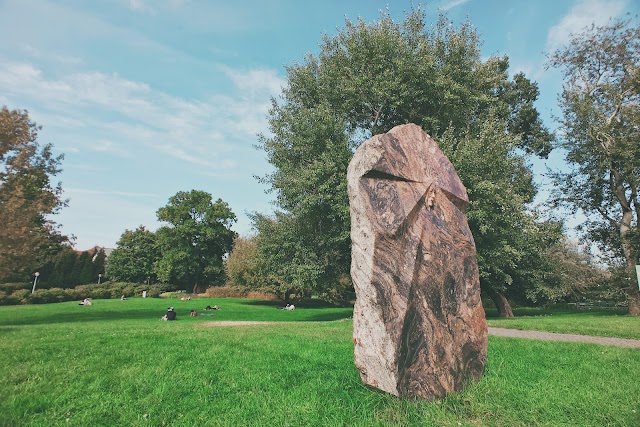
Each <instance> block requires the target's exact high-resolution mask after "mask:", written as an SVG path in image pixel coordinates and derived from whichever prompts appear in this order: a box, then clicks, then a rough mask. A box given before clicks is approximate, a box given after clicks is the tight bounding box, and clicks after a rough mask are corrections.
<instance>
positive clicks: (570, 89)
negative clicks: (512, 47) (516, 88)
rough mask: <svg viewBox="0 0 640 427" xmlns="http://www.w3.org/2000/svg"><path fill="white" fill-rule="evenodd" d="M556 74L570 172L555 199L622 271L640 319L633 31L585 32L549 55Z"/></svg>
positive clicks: (636, 33) (638, 130) (560, 178)
mask: <svg viewBox="0 0 640 427" xmlns="http://www.w3.org/2000/svg"><path fill="white" fill-rule="evenodd" d="M549 66H550V67H554V68H559V69H561V70H562V73H563V76H564V87H563V91H562V94H561V95H560V97H559V104H560V107H561V109H562V117H561V118H560V127H561V131H562V137H561V138H560V139H559V140H558V146H559V147H561V148H563V149H564V150H566V153H567V154H566V161H567V163H568V164H569V165H570V167H571V170H570V171H569V172H566V173H565V172H558V173H556V174H555V177H554V178H555V181H556V188H557V189H558V191H557V192H556V195H555V196H556V200H557V201H558V202H560V203H562V204H564V205H565V206H567V207H570V208H574V209H580V210H582V211H583V212H584V213H585V214H586V215H587V221H586V222H585V224H584V225H583V227H582V229H583V230H584V231H585V232H586V233H587V235H588V236H589V237H590V238H591V239H593V240H594V241H596V242H599V243H600V245H601V248H602V249H603V250H605V251H606V252H609V253H612V254H613V255H614V256H617V257H618V259H621V260H622V261H623V264H624V265H625V267H626V276H627V277H626V278H627V283H628V286H627V291H628V296H629V298H628V301H629V313H630V314H634V315H640V291H638V284H637V279H636V275H635V264H637V263H638V254H639V253H640V252H639V249H640V247H639V246H638V244H637V243H635V242H640V239H638V235H639V231H638V223H639V217H638V215H640V198H639V196H638V187H639V185H640V144H639V143H638V141H640V27H638V25H637V23H635V22H633V21H613V22H610V23H609V24H608V25H605V26H596V25H592V26H591V27H588V28H585V29H584V30H583V31H582V32H580V33H578V34H574V35H572V37H571V38H570V40H569V42H568V43H567V45H566V46H563V47H562V48H560V49H558V50H556V51H555V52H553V53H552V54H551V55H550V56H549Z"/></svg>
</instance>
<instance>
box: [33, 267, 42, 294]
mask: <svg viewBox="0 0 640 427" xmlns="http://www.w3.org/2000/svg"><path fill="white" fill-rule="evenodd" d="M33 275H34V276H35V278H34V279H33V289H31V293H34V292H35V291H36V283H38V276H39V275H40V273H39V272H37V271H36V272H35V273H33Z"/></svg>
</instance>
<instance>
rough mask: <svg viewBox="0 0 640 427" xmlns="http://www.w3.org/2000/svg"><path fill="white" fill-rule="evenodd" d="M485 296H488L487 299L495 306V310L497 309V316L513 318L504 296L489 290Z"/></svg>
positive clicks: (509, 305)
mask: <svg viewBox="0 0 640 427" xmlns="http://www.w3.org/2000/svg"><path fill="white" fill-rule="evenodd" d="M487 294H488V295H489V298H491V301H493V303H494V304H495V305H496V308H497V309H498V316H500V317H514V316H513V310H512V309H511V304H509V301H508V300H507V298H506V297H505V296H504V295H502V294H501V293H500V292H498V291H494V290H493V289H489V291H488V292H487Z"/></svg>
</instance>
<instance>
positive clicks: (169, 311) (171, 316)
mask: <svg viewBox="0 0 640 427" xmlns="http://www.w3.org/2000/svg"><path fill="white" fill-rule="evenodd" d="M177 318H178V316H177V314H176V312H175V311H174V310H173V307H169V308H168V309H167V314H165V315H164V316H162V317H161V318H160V320H177Z"/></svg>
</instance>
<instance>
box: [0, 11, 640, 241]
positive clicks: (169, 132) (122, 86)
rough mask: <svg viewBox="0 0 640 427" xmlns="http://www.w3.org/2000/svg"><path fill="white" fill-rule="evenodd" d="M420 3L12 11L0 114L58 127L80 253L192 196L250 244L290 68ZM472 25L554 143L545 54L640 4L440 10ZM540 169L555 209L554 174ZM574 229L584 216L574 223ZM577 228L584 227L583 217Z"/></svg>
mask: <svg viewBox="0 0 640 427" xmlns="http://www.w3.org/2000/svg"><path fill="white" fill-rule="evenodd" d="M419 3H420V2H418V1H410V0H397V1H378V0H324V1H300V0H264V1H251V0H234V1H222V0H92V1H85V0H57V1H54V0H0V40H2V43H0V105H6V106H7V107H8V108H10V109H21V110H22V109H26V110H28V111H29V115H30V117H31V119H32V120H33V121H35V122H36V123H37V124H38V125H41V126H42V127H43V129H42V131H41V132H40V134H39V142H40V143H41V144H46V143H52V144H53V145H54V149H55V152H56V153H63V154H64V160H63V162H62V167H63V172H62V173H60V174H59V175H58V176H57V177H56V178H57V180H59V181H60V182H61V183H62V187H63V189H64V197H65V198H67V199H69V203H68V206H67V207H64V208H63V209H62V210H61V212H60V213H59V214H57V215H55V216H54V217H53V218H52V219H53V220H54V221H55V222H57V223H58V224H61V225H62V231H63V233H65V234H68V235H73V236H75V243H74V245H75V247H76V248H77V249H79V250H86V249H89V248H91V247H93V246H96V245H99V246H103V247H107V248H113V247H116V242H117V240H118V239H119V237H120V236H121V234H122V233H123V232H124V231H125V230H127V229H129V230H133V229H135V228H137V227H138V226H140V225H144V226H145V227H147V228H148V229H151V230H155V229H157V228H158V227H159V226H160V225H161V224H160V223H159V222H158V221H157V219H156V211H157V210H158V208H160V207H162V206H165V205H166V204H167V202H168V200H169V198H170V197H171V196H173V195H175V194H176V193H177V192H178V191H190V190H193V189H195V190H202V191H206V192H208V193H211V195H212V196H213V199H214V200H217V199H218V198H221V199H222V200H224V201H225V202H227V203H228V204H229V206H230V207H231V209H232V210H233V212H234V213H235V214H236V216H237V217H238V221H237V223H236V224H235V225H234V227H233V228H234V230H235V231H237V232H238V233H240V234H242V235H247V234H249V233H251V231H252V230H251V221H250V219H249V217H248V215H247V214H248V213H251V212H261V213H270V212H272V211H273V208H274V207H273V199H274V196H273V194H270V193H268V192H267V190H268V187H266V186H265V185H263V184H261V183H260V182H258V181H257V179H256V176H264V175H265V174H267V173H268V172H269V171H270V170H271V168H270V165H269V163H268V162H267V160H266V156H265V154H264V152H262V151H260V150H258V149H256V148H255V145H256V144H257V143H258V137H257V135H258V134H261V133H262V134H268V132H269V128H268V122H267V114H268V109H269V106H270V102H271V101H270V99H271V97H277V96H278V95H279V94H280V92H281V88H282V87H283V86H285V85H286V72H285V67H286V66H287V65H291V64H294V63H302V62H303V61H304V57H305V55H306V54H309V53H311V54H317V53H318V51H319V46H320V44H321V42H322V36H323V35H324V34H327V35H329V36H331V35H334V34H336V33H337V32H338V31H340V29H342V28H344V24H345V19H349V20H351V21H355V20H357V19H358V18H362V19H363V20H364V21H365V22H371V21H374V20H376V19H377V18H379V16H380V11H381V10H385V9H388V11H389V13H390V15H391V16H392V17H393V18H394V19H396V20H397V21H401V20H402V19H403V18H404V16H405V13H406V11H408V10H410V8H411V7H412V5H417V4H419ZM422 8H423V9H424V10H425V11H426V13H427V19H428V21H429V22H430V23H431V22H435V19H436V18H437V15H438V13H439V12H445V13H447V14H448V16H449V17H450V18H451V19H452V20H453V21H454V22H455V23H460V22H463V21H464V20H466V19H468V20H469V21H470V22H471V24H473V25H474V26H475V27H476V28H477V30H478V32H479V34H480V38H481V40H482V41H483V47H482V55H483V57H485V58H488V57H490V56H491V55H500V56H503V55H506V56H508V57H509V59H510V69H509V70H510V73H511V74H515V73H517V72H519V71H523V72H525V74H526V75H527V77H529V78H530V79H532V80H534V81H536V82H537V83H538V85H539V88H540V98H539V100H538V102H537V104H536V107H537V108H538V110H539V111H540V113H541V114H542V117H543V119H544V121H545V124H546V126H548V127H549V128H550V129H554V128H555V127H556V126H557V124H556V122H555V121H554V120H553V117H554V115H555V116H557V115H558V113H559V109H558V107H557V96H558V93H559V92H560V91H561V89H562V77H561V75H560V73H559V72H558V71H557V70H545V61H546V59H545V53H546V52H551V51H553V50H554V49H556V48H558V47H560V46H562V45H563V44H564V43H566V42H567V40H568V35H569V34H571V33H572V32H579V31H580V30H581V29H583V28H584V27H585V26H587V25H590V24H591V23H592V22H595V23H596V24H606V23H607V22H608V21H609V19H610V18H612V17H613V18H615V17H624V16H625V14H627V13H631V14H632V15H636V14H638V13H640V2H638V1H637V0H536V1H530V0H511V1H509V0H436V1H429V2H422ZM547 166H549V167H552V168H554V169H555V168H562V167H563V164H562V156H561V155H560V154H552V155H551V156H550V158H549V160H548V161H546V162H542V161H535V162H534V163H533V169H534V173H535V175H536V181H537V182H538V183H539V185H540V188H541V190H542V191H541V193H540V195H541V199H539V203H544V196H545V194H547V190H546V186H547V185H548V183H547V182H546V181H545V178H544V172H545V170H546V167H547ZM569 220H570V221H571V220H572V218H571V215H569ZM573 221H574V223H575V221H579V215H578V214H576V215H575V217H574V218H573Z"/></svg>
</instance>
